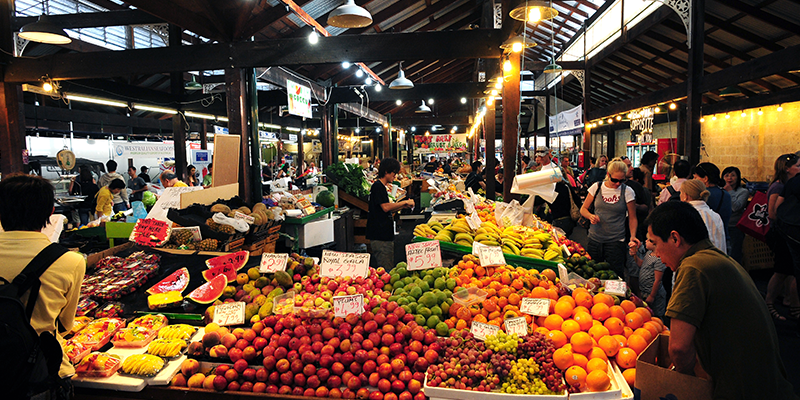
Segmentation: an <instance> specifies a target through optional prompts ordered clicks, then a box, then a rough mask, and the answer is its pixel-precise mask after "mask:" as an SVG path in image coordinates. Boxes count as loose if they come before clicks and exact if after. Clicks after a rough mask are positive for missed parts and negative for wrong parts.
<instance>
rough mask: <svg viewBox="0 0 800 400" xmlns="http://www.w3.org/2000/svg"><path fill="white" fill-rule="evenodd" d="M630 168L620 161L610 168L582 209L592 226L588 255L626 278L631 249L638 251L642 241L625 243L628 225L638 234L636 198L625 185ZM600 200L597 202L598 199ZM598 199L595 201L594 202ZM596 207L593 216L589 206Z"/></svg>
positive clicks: (594, 186) (590, 193)
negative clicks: (626, 265)
mask: <svg viewBox="0 0 800 400" xmlns="http://www.w3.org/2000/svg"><path fill="white" fill-rule="evenodd" d="M627 173H628V166H627V165H625V163H624V162H622V161H620V160H614V161H612V162H611V163H609V164H608V172H607V173H606V179H605V181H602V182H596V183H594V184H593V185H592V186H591V187H589V193H588V194H587V195H586V200H585V201H584V202H583V205H582V206H581V215H582V216H583V217H584V218H586V219H588V220H589V221H590V222H591V225H590V226H589V243H588V245H587V246H586V251H588V252H589V255H591V256H592V259H593V260H595V261H597V262H603V261H605V262H608V263H609V264H611V268H612V269H613V270H614V271H615V272H616V273H617V275H620V276H622V275H624V272H623V271H624V269H625V264H626V259H627V254H628V248H631V247H633V248H638V247H639V244H640V242H639V240H638V239H636V237H635V236H634V237H632V238H631V240H630V241H629V242H628V243H627V244H626V243H625V235H626V232H625V223H626V222H627V223H628V228H629V229H630V232H636V230H637V228H638V221H637V219H636V194H635V193H634V191H633V189H631V187H630V186H628V185H626V184H625V180H626V175H627ZM596 198H597V199H596ZM595 199H596V200H595ZM592 204H593V205H594V213H592V212H590V211H589V206H590V205H592Z"/></svg>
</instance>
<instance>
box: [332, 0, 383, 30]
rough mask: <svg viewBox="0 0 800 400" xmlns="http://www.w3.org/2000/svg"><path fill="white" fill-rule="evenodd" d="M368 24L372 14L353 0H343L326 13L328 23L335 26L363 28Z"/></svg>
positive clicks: (370, 22) (370, 21)
mask: <svg viewBox="0 0 800 400" xmlns="http://www.w3.org/2000/svg"><path fill="white" fill-rule="evenodd" d="M370 24H372V15H370V13H369V11H367V10H366V9H365V8H364V7H360V6H358V5H356V2H355V0H345V2H344V4H342V5H341V6H339V7H338V8H336V9H335V10H333V11H331V13H330V15H328V25H330V26H335V27H337V28H363V27H365V26H369V25H370Z"/></svg>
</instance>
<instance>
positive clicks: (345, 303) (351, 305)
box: [331, 294, 364, 318]
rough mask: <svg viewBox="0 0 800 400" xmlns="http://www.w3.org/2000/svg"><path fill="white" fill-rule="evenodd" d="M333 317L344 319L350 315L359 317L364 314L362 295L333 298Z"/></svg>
mask: <svg viewBox="0 0 800 400" xmlns="http://www.w3.org/2000/svg"><path fill="white" fill-rule="evenodd" d="M331 301H333V316H334V317H342V318H344V317H346V316H348V315H350V314H355V315H361V314H363V313H364V295H363V294H354V295H352V296H334V297H332V298H331Z"/></svg>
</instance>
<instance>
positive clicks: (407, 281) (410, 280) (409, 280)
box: [403, 276, 414, 285]
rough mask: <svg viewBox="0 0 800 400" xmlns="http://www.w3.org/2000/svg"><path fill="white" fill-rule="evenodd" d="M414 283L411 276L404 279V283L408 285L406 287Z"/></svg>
mask: <svg viewBox="0 0 800 400" xmlns="http://www.w3.org/2000/svg"><path fill="white" fill-rule="evenodd" d="M412 282H414V278H412V277H410V276H407V277H405V278H403V283H404V284H406V285H408V284H410V283H412Z"/></svg>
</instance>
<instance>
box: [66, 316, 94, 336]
mask: <svg viewBox="0 0 800 400" xmlns="http://www.w3.org/2000/svg"><path fill="white" fill-rule="evenodd" d="M89 322H92V317H75V322H73V323H72V329H70V331H69V332H68V334H75V333H78V332H80V331H81V329H83V328H85V327H86V325H89Z"/></svg>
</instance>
